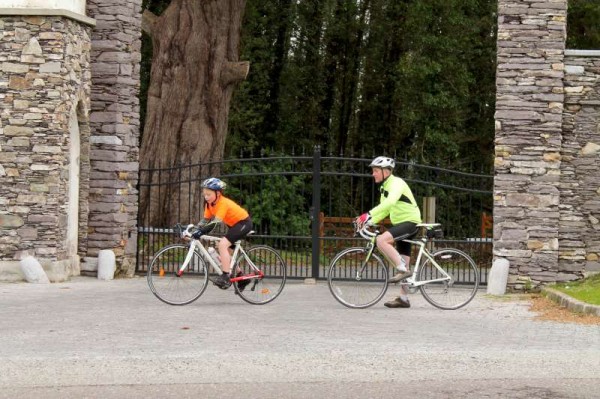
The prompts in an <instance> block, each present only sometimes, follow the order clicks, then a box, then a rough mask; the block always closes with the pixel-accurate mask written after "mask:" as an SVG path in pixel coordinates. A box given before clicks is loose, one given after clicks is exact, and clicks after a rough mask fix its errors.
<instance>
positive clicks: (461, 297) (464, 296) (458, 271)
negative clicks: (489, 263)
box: [418, 248, 479, 310]
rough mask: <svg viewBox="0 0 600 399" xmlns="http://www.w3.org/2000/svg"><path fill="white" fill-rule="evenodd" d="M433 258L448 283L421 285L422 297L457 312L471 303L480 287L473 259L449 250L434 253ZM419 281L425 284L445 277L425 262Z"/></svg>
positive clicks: (454, 250) (456, 250)
mask: <svg viewBox="0 0 600 399" xmlns="http://www.w3.org/2000/svg"><path fill="white" fill-rule="evenodd" d="M432 257H433V259H434V260H435V262H436V263H437V264H438V265H439V266H440V267H441V268H442V269H443V270H444V272H446V273H447V274H448V275H449V276H450V280H446V281H437V282H431V283H428V284H425V285H422V286H420V287H419V288H420V290H421V294H423V297H424V298H425V299H426V300H427V302H429V303H430V304H432V305H433V306H435V307H436V308H440V309H444V310H453V309H458V308H461V307H463V306H465V305H466V304H467V303H469V302H471V300H472V299H473V298H474V297H475V294H476V293H477V288H478V287H479V273H478V271H477V266H476V265H475V262H474V261H473V259H471V257H470V256H469V255H467V254H466V253H464V252H462V251H459V250H458V249H452V248H446V249H441V250H439V251H436V252H434V253H433V254H432ZM418 278H419V280H418V281H426V280H435V279H443V278H445V275H444V273H442V272H441V271H440V270H439V269H438V268H437V267H436V266H435V265H434V264H433V263H432V262H431V261H430V260H429V259H426V260H425V262H423V264H422V266H421V268H420V270H419V277H418Z"/></svg>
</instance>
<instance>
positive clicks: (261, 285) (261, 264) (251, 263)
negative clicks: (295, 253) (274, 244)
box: [234, 245, 286, 305]
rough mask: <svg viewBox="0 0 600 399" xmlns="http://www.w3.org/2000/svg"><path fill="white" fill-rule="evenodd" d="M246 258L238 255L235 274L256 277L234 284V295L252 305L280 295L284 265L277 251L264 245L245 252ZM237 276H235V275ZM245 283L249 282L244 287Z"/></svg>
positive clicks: (284, 274)
mask: <svg viewBox="0 0 600 399" xmlns="http://www.w3.org/2000/svg"><path fill="white" fill-rule="evenodd" d="M246 254H247V258H246V256H244V255H243V254H242V255H240V257H239V258H238V260H237V262H236V266H235V267H236V268H235V270H236V273H238V272H240V273H241V274H242V275H244V276H258V275H259V274H260V273H262V276H261V277H253V278H252V279H250V280H240V281H238V282H235V283H234V287H235V290H236V293H237V294H238V295H239V296H240V297H241V298H242V299H243V300H244V301H246V302H248V303H251V304H254V305H264V304H265V303H269V302H271V301H272V300H274V299H275V298H277V297H278V296H279V294H281V291H282V290H283V287H284V286H285V281H286V265H285V262H284V261H283V258H282V257H281V256H280V255H279V253H278V252H277V251H275V250H274V249H273V248H271V247H269V246H266V245H259V246H255V247H252V248H250V249H249V250H247V251H246ZM236 275H237V274H236ZM245 281H249V283H248V284H247V285H246V284H244V282H245Z"/></svg>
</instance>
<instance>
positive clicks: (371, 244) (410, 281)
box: [356, 225, 452, 288]
mask: <svg viewBox="0 0 600 399" xmlns="http://www.w3.org/2000/svg"><path fill="white" fill-rule="evenodd" d="M422 226H423V225H419V226H418V227H422ZM359 233H360V235H361V236H362V237H363V238H367V237H369V238H368V239H367V240H368V241H367V245H366V246H365V250H366V251H367V256H366V257H365V261H364V263H363V265H362V267H361V268H360V270H357V271H356V280H361V279H362V278H361V275H362V273H363V272H364V270H365V268H366V266H367V263H368V262H369V260H370V259H371V255H372V254H373V251H374V250H375V247H376V245H375V240H376V239H377V236H378V235H379V231H375V232H370V231H368V230H366V229H365V228H363V229H362V231H361V232H359ZM365 236H366V237H365ZM402 241H404V242H408V243H410V244H414V245H417V246H418V247H419V253H418V254H417V260H416V261H415V270H414V273H413V276H417V275H418V273H419V269H420V267H421V260H422V259H423V256H425V258H427V259H429V261H430V262H431V263H432V264H433V265H434V266H435V268H436V269H438V270H439V272H440V273H441V274H442V275H443V276H444V277H442V278H437V279H434V280H422V281H416V280H415V279H414V277H413V276H411V277H408V278H407V279H406V284H407V285H408V286H409V287H411V288H416V287H419V286H421V285H425V284H429V283H437V282H442V281H451V280H452V276H450V275H449V274H448V273H446V271H445V270H444V269H442V268H441V267H440V265H438V264H437V262H436V261H435V259H433V256H431V254H430V253H429V251H428V250H427V248H425V245H426V244H427V239H426V238H422V239H420V240H406V239H405V240H402ZM384 258H386V259H387V257H385V256H384ZM388 260H389V259H388Z"/></svg>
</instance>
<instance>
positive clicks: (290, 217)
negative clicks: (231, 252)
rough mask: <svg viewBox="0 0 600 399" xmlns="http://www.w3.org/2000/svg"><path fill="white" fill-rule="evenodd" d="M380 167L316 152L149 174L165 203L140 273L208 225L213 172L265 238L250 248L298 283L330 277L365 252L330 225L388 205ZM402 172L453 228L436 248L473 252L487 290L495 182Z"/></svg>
mask: <svg viewBox="0 0 600 399" xmlns="http://www.w3.org/2000/svg"><path fill="white" fill-rule="evenodd" d="M371 159H372V158H364V157H333V156H323V155H322V154H321V151H320V149H319V148H318V147H316V148H315V149H314V151H313V152H312V153H311V154H300V155H295V154H294V155H281V154H269V153H264V154H262V156H260V157H247V158H238V159H228V160H223V161H218V162H207V163H200V164H195V165H185V166H180V167H176V168H169V169H164V170H144V169H142V170H140V187H139V193H140V201H146V203H153V202H158V203H160V205H159V206H157V207H155V208H154V209H152V208H148V207H147V208H145V209H144V210H143V211H142V212H140V215H139V217H138V226H139V233H138V256H137V271H138V272H140V273H141V272H145V271H146V270H147V267H148V264H149V262H150V260H151V258H152V256H153V254H154V253H155V252H156V251H157V250H158V249H160V248H161V247H162V246H164V245H166V244H169V243H172V242H176V241H177V240H178V238H177V237H175V236H174V234H173V233H172V232H171V230H170V226H172V225H174V224H175V223H177V222H181V223H197V222H198V221H199V220H200V218H201V215H200V210H201V209H202V207H201V204H200V202H201V198H199V196H198V194H197V193H198V192H199V190H196V188H197V187H199V185H200V182H201V181H202V180H203V179H205V178H207V177H209V176H208V174H207V173H211V174H217V173H215V172H214V171H218V176H219V177H220V178H222V179H224V180H225V181H226V182H227V183H228V188H227V192H226V195H227V196H228V197H231V198H233V199H234V200H235V201H236V202H238V203H240V204H241V205H242V206H244V207H245V208H246V209H248V210H249V212H250V214H251V215H252V220H253V222H254V227H255V230H256V234H255V235H253V236H252V237H250V238H249V244H258V243H264V244H268V245H271V246H273V247H275V248H276V249H277V250H279V251H280V252H281V254H282V256H283V257H284V259H285V260H286V263H287V265H288V273H289V276H290V277H291V278H308V277H313V278H325V277H326V276H327V270H326V269H327V267H328V265H329V262H330V260H331V259H332V257H333V256H334V255H335V254H336V253H337V252H338V251H339V250H341V249H342V248H346V247H348V246H351V245H360V243H359V242H358V241H357V240H358V239H355V238H352V237H351V232H350V229H349V228H348V227H349V226H348V227H347V228H345V229H344V228H343V227H342V228H340V226H339V225H338V226H334V225H333V224H331V225H329V224H328V220H336V217H353V216H356V215H358V214H360V213H362V212H365V211H367V210H369V209H371V208H372V207H373V206H374V205H376V204H377V203H378V201H379V191H378V189H377V187H376V185H375V184H374V182H373V178H372V176H371V173H370V168H369V167H368V165H369V163H370V161H371ZM207 171H210V172H207ZM395 174H397V175H398V176H400V177H402V178H403V179H404V180H405V181H406V182H407V183H408V184H409V185H410V186H411V189H412V191H413V193H414V194H415V198H416V199H417V201H418V202H419V203H421V201H422V199H423V198H425V197H428V198H432V197H435V198H436V210H435V221H436V222H438V223H441V224H442V226H443V227H444V232H445V237H446V238H445V239H444V240H437V241H436V243H435V245H436V246H439V247H448V246H451V247H455V248H459V249H462V250H463V251H465V252H467V253H468V254H470V255H471V256H472V257H473V258H474V260H475V261H476V263H477V264H478V266H479V269H480V273H481V276H480V277H481V281H482V283H483V284H485V283H486V281H487V272H488V269H489V267H490V266H491V261H492V243H491V240H490V239H486V238H482V237H481V232H482V226H481V223H482V214H484V213H487V214H491V209H492V184H493V177H492V176H489V175H483V174H475V173H464V172H458V171H452V170H448V169H443V168H436V167H431V166H425V165H418V164H414V163H410V162H402V161H400V162H398V163H397V167H396V170H395ZM149 176H153V177H152V178H150V177H149ZM157 196H158V198H157ZM152 220H154V221H156V220H158V221H159V222H158V224H159V225H156V224H157V223H156V222H154V223H150V221H152ZM220 233H221V234H222V233H224V231H221V232H220Z"/></svg>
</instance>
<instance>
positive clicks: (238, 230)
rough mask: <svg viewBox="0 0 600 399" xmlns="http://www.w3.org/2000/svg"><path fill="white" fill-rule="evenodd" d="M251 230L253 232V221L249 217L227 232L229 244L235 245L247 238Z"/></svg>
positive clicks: (226, 236)
mask: <svg viewBox="0 0 600 399" xmlns="http://www.w3.org/2000/svg"><path fill="white" fill-rule="evenodd" d="M250 230H252V219H250V217H247V218H246V219H244V220H240V221H239V222H237V223H236V224H234V225H233V226H231V227H230V228H229V230H228V231H227V234H225V238H227V239H228V240H229V242H230V243H231V244H232V245H233V244H235V242H236V241H238V240H241V239H242V238H244V237H246V236H247V235H248V233H249V232H250Z"/></svg>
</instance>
